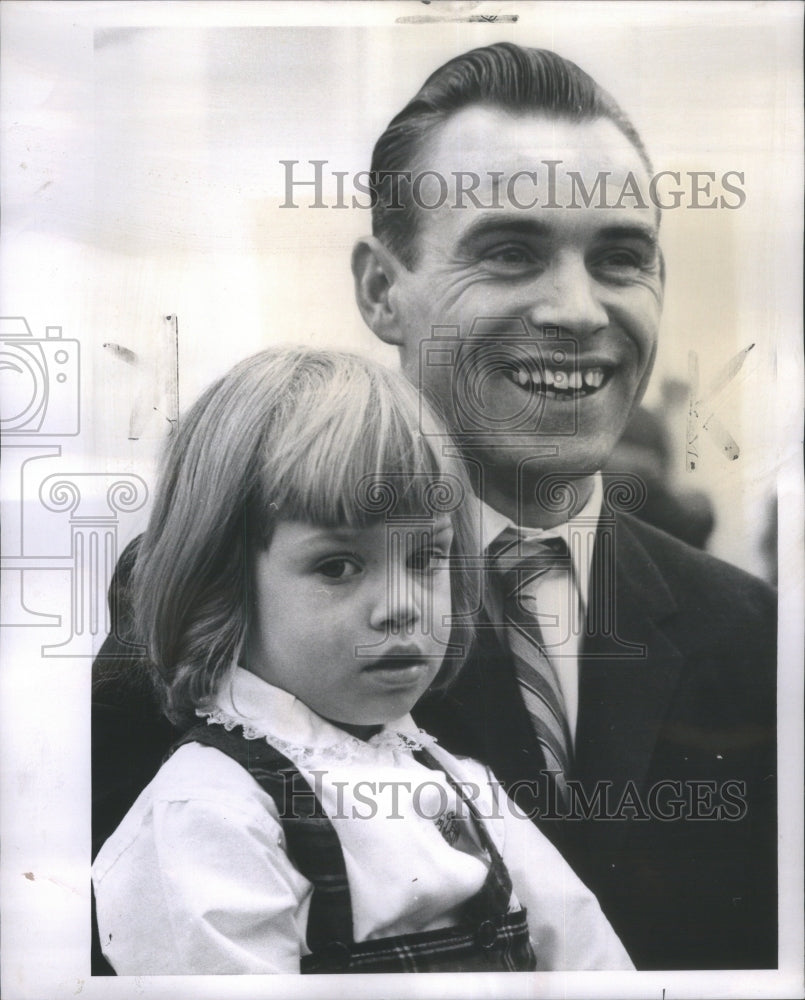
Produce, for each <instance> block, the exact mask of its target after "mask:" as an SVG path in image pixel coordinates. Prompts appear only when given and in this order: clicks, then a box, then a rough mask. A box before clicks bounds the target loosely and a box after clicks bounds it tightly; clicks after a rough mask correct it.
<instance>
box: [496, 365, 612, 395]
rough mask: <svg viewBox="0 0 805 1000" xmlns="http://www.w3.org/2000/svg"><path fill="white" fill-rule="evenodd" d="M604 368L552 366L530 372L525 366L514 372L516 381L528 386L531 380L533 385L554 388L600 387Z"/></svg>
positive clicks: (603, 376)
mask: <svg viewBox="0 0 805 1000" xmlns="http://www.w3.org/2000/svg"><path fill="white" fill-rule="evenodd" d="M604 378H605V375H604V369H603V368H585V369H584V371H572V372H565V371H555V370H553V369H551V368H544V369H543V370H542V371H537V370H536V369H535V370H534V371H532V372H530V373H529V372H528V371H527V370H526V369H525V368H518V369H517V370H516V371H515V373H514V381H515V382H516V383H517V384H518V385H521V386H526V385H528V383H529V382H530V383H531V384H532V385H545V386H546V387H547V386H553V388H554V389H560V390H566V389H581V388H582V387H584V388H587V389H600V388H601V386H602V385H603V384H604Z"/></svg>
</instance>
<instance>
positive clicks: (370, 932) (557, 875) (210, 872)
mask: <svg viewBox="0 0 805 1000" xmlns="http://www.w3.org/2000/svg"><path fill="white" fill-rule="evenodd" d="M199 714H202V713H201V712H200V713H199ZM203 714H205V715H206V716H207V717H208V718H209V720H210V721H216V722H222V723H223V724H224V725H226V726H227V728H230V729H231V728H233V727H234V726H236V725H242V726H243V727H244V730H245V732H246V735H247V737H248V738H249V739H265V740H266V741H267V742H268V743H270V744H271V745H272V746H274V747H276V748H277V749H278V750H280V751H281V752H282V753H283V754H284V755H285V756H286V757H288V758H289V759H290V760H291V761H293V763H294V764H295V765H296V766H297V767H298V768H299V770H300V772H301V773H302V775H303V776H304V777H305V778H306V779H307V780H308V781H309V782H310V784H311V785H312V787H313V788H314V789H315V791H316V793H317V795H318V797H319V798H320V800H321V802H322V805H323V807H324V811H325V812H326V813H327V815H328V816H329V818H330V819H331V821H332V823H333V826H334V828H335V830H336V832H337V834H338V837H339V840H340V842H341V847H342V850H343V854H344V860H345V863H346V869H347V877H348V880H349V889H350V895H351V899H352V911H353V922H354V928H353V931H354V937H355V940H356V941H364V940H367V939H371V938H379V937H386V936H390V935H395V934H405V933H411V932H415V931H427V930H433V929H436V928H440V927H447V926H450V925H451V924H453V923H456V922H457V921H458V914H459V910H460V907H461V905H462V904H463V903H464V902H465V901H466V900H467V899H469V898H470V897H471V896H473V895H474V894H475V893H476V892H478V891H479V889H480V888H481V886H482V885H483V882H484V880H485V878H486V874H487V870H488V858H487V857H486V855H485V852H484V851H483V850H482V848H481V847H480V845H479V843H478V840H477V834H476V832H475V829H474V826H473V824H472V822H471V821H470V820H469V819H468V818H467V809H466V807H465V806H464V804H463V803H462V802H461V801H460V800H458V797H457V796H456V793H455V792H454V790H453V789H452V788H451V786H450V784H449V783H448V781H447V779H446V777H445V774H443V773H442V772H441V771H434V770H431V769H430V768H427V767H425V766H423V765H422V764H420V763H419V762H418V761H416V760H415V759H414V757H413V755H412V752H413V750H415V749H418V748H420V747H426V748H427V749H428V750H429V751H430V753H431V754H432V755H433V757H434V758H435V759H436V760H437V761H438V763H439V764H440V765H441V766H443V767H444V768H445V771H448V772H449V773H450V774H451V776H452V777H453V779H454V780H455V781H457V782H460V783H462V787H463V789H464V791H465V794H468V795H470V796H472V797H473V798H474V800H475V804H476V805H477V807H478V809H479V811H480V813H481V815H482V816H483V817H484V818H485V821H486V826H487V829H488V830H489V833H490V835H491V837H492V839H493V841H494V843H495V844H496V846H497V848H498V850H499V851H500V853H501V854H502V855H503V859H504V861H505V862H506V865H507V867H508V869H509V872H510V874H511V878H512V883H513V886H514V892H513V894H512V900H511V903H510V908H511V909H516V908H517V907H518V906H519V905H522V906H525V907H527V909H528V923H529V929H530V933H531V938H532V943H533V945H534V948H535V951H536V954H537V960H538V963H539V966H538V967H539V968H540V969H543V970H544V969H631V968H632V964H631V962H630V961H629V958H628V955H627V954H626V952H625V950H624V949H623V946H622V945H621V943H620V941H619V940H618V938H617V937H616V935H615V933H614V931H613V930H612V928H611V927H610V925H609V923H608V922H607V920H606V918H605V917H604V915H603V914H602V912H601V910H600V908H599V906H598V902H597V900H596V899H595V897H594V896H593V895H592V893H591V892H590V891H589V890H588V889H587V888H586V887H585V886H584V885H583V884H582V883H581V882H580V880H579V879H578V878H577V877H576V875H575V874H574V873H573V872H572V870H571V869H570V867H569V866H568V865H567V863H566V862H565V861H564V860H563V859H562V857H561V856H560V855H559V853H558V852H557V851H556V849H555V848H554V847H553V846H552V845H551V844H550V843H549V841H548V840H547V839H546V838H545V837H544V835H543V834H541V833H540V832H539V830H538V829H537V828H536V827H535V826H534V824H533V823H531V822H530V821H529V820H528V819H526V818H525V817H524V816H523V815H522V814H521V813H519V811H518V810H517V808H516V806H514V804H513V803H512V802H511V801H510V800H509V799H508V798H507V797H506V796H505V793H503V792H502V790H501V789H500V787H499V786H498V785H497V783H496V782H495V780H494V778H493V776H492V775H491V773H490V772H489V771H488V770H487V769H486V768H484V767H483V766H482V765H481V764H479V763H477V762H476V761H472V760H468V759H462V760H459V759H457V758H455V757H453V756H452V755H451V754H449V753H447V752H446V751H445V750H443V749H442V748H441V747H439V746H438V745H437V744H436V741H435V740H434V739H433V738H432V737H430V736H428V735H427V734H426V733H424V732H423V731H422V730H419V729H417V727H416V726H415V724H414V722H413V720H412V719H411V717H410V716H406V717H405V718H403V719H401V720H399V721H397V722H395V723H393V724H390V725H387V726H385V727H384V728H383V730H382V731H381V732H380V733H378V734H377V735H376V736H373V737H372V738H371V739H370V740H368V741H366V742H364V741H362V740H359V739H357V738H355V737H353V736H351V735H349V734H348V733H346V732H344V731H343V730H341V729H339V728H338V727H336V726H334V725H332V724H331V723H329V722H326V721H325V720H324V719H322V718H320V717H319V716H317V715H316V714H315V713H313V712H312V711H311V710H310V709H309V708H307V706H306V705H304V704H303V703H302V702H300V701H299V700H297V699H296V698H294V697H293V696H292V695H290V694H288V693H287V692H286V691H283V690H281V689H279V688H276V687H273V686H272V685H270V684H267V683H266V682H265V681H262V680H261V679H260V678H258V677H257V676H255V675H254V674H251V673H249V672H247V671H245V670H243V669H241V668H240V667H236V668H235V669H234V670H233V672H232V674H231V678H230V682H229V683H228V684H226V685H224V687H223V689H222V690H221V691H220V692H219V693H218V695H217V696H216V698H215V700H214V704H212V705H211V707H210V708H209V710H208V711H206V712H204V713H203ZM284 844H285V842H284V836H283V831H282V825H281V823H280V821H279V814H278V810H277V807H276V805H275V803H274V800H273V799H272V798H271V797H270V796H269V795H268V794H267V793H266V792H264V791H263V789H262V788H261V787H260V786H259V785H258V783H257V782H256V781H255V780H254V778H252V776H251V775H250V774H249V773H248V772H247V771H246V770H245V769H244V768H243V767H241V766H240V765H239V764H238V763H236V762H235V761H234V760H232V759H231V758H230V757H228V756H227V755H226V754H224V753H222V752H220V751H219V750H216V749H214V748H212V747H204V746H201V745H200V744H198V743H191V744H187V745H185V746H183V747H181V748H180V749H179V750H177V751H176V753H175V754H174V755H173V756H172V757H171V758H170V759H169V760H168V761H167V762H166V763H165V764H164V765H163V766H162V767H161V768H160V770H159V772H158V773H157V775H156V777H155V778H154V780H153V781H152V782H151V783H150V784H149V785H148V787H147V788H145V790H144V791H143V792H142V794H141V795H140V796H139V798H138V799H137V801H136V802H135V803H134V805H133V806H132V807H131V809H130V810H129V812H128V813H127V815H126V816H125V817H124V819H123V821H122V822H121V824H120V826H119V827H118V828H117V830H116V831H115V832H114V833H113V834H112V836H111V837H110V838H109V839H108V840H107V841H106V843H105V844H104V845H103V847H102V848H101V850H100V852H99V853H98V857H97V858H96V860H95V864H94V865H93V869H92V876H93V883H94V888H95V897H96V903H97V914H98V927H99V931H100V939H101V947H102V949H103V952H104V955H105V956H106V958H107V959H108V961H109V962H110V963H111V965H112V967H113V968H114V969H115V971H116V972H117V973H118V974H119V975H163V974H171V973H173V974H178V973H185V974H193V973H196V974H202V973H252V974H255V973H269V972H298V971H299V961H300V957H301V956H302V955H305V954H307V953H308V949H307V947H306V944H305V936H306V928H307V915H308V907H309V903H310V895H311V891H312V887H311V884H310V883H309V882H308V881H307V880H306V879H305V878H303V877H302V875H300V874H299V872H298V871H297V870H296V869H295V868H294V866H293V865H292V864H291V862H290V861H289V860H288V857H287V855H286V853H285V847H284Z"/></svg>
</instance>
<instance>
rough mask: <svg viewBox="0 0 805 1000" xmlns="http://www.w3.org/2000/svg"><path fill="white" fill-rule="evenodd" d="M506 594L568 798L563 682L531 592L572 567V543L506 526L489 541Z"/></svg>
mask: <svg viewBox="0 0 805 1000" xmlns="http://www.w3.org/2000/svg"><path fill="white" fill-rule="evenodd" d="M489 554H490V556H491V557H492V560H493V566H494V567H495V569H496V570H497V573H498V579H499V580H500V583H501V591H502V595H503V620H504V622H505V625H506V636H507V640H508V644H509V650H510V652H511V654H512V659H513V661H514V668H515V674H516V677H517V683H518V685H519V687H520V694H521V696H522V698H523V703H524V704H525V707H526V710H527V711H528V715H529V717H530V719H531V725H532V727H533V729H534V733H535V734H536V737H537V741H538V742H539V745H540V748H541V750H542V754H543V756H544V758H545V765H546V769H547V770H548V771H552V772H558V773H557V774H556V787H557V790H558V792H559V794H560V795H561V796H562V798H563V799H564V800H565V801H566V800H567V785H566V779H567V777H568V775H569V773H570V769H571V765H572V746H573V744H572V741H571V739H570V729H569V727H568V721H567V710H566V708H565V699H564V696H563V694H562V688H561V686H560V684H559V678H558V676H557V673H556V669H555V667H554V665H553V664H552V663H551V661H550V658H549V657H548V654H547V653H546V651H545V648H544V645H543V638H542V632H541V631H540V627H539V617H538V615H537V613H536V606H535V602H534V601H533V599H531V598H530V597H527V596H525V592H526V591H528V590H529V589H530V588H531V587H533V585H534V583H535V581H536V580H538V579H539V577H541V576H544V575H545V574H546V573H548V572H550V571H551V570H556V569H562V570H564V571H565V572H567V569H568V558H569V553H568V548H567V545H566V543H565V542H564V540H563V539H561V538H547V539H525V538H523V537H522V536H521V535H520V534H519V533H518V532H517V531H515V529H513V528H506V529H504V530H503V531H502V532H501V534H500V535H498V537H497V538H496V539H495V540H494V542H493V543H492V544H491V545H490V546H489Z"/></svg>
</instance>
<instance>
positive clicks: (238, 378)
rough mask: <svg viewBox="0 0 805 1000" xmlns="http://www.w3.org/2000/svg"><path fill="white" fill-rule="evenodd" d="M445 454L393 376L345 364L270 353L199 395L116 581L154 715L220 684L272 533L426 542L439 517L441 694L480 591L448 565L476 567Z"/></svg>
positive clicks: (462, 499) (440, 438)
mask: <svg viewBox="0 0 805 1000" xmlns="http://www.w3.org/2000/svg"><path fill="white" fill-rule="evenodd" d="M448 443H449V439H448V438H447V437H446V434H445V432H444V431H443V429H442V427H441V424H439V423H438V422H437V420H436V419H435V417H434V416H433V414H432V412H431V410H430V409H429V407H428V406H427V404H426V403H425V402H424V401H423V400H421V399H420V396H419V394H418V392H417V391H416V389H415V388H414V387H413V386H412V385H411V384H410V383H408V382H407V381H406V380H405V379H404V377H403V376H402V375H400V374H397V373H394V372H391V371H389V370H388V369H386V368H384V367H383V366H382V365H380V364H377V363H376V362H372V361H370V360H368V359H366V358H362V357H360V356H358V355H351V354H344V353H339V352H335V351H325V350H311V349H306V348H274V349H271V350H267V351H263V352H261V353H259V354H256V355H254V356H253V357H250V358H247V359H246V360H244V361H241V362H240V363H239V364H237V365H235V367H234V368H232V369H231V370H230V371H229V372H228V373H227V374H226V375H224V376H223V377H222V378H221V379H219V380H218V381H217V382H216V383H214V384H213V385H212V386H211V387H210V388H209V389H207V390H206V392H204V393H203V394H202V396H201V398H200V399H199V400H198V401H197V402H196V403H195V404H194V405H193V406H192V407H191V408H190V410H189V412H188V413H187V414H186V416H184V417H183V418H182V420H181V422H180V426H179V432H178V433H177V434H176V435H174V436H173V437H172V438H171V440H170V441H169V443H168V447H167V449H166V451H165V453H164V456H163V462H162V472H161V477H160V482H159V486H158V489H157V492H156V496H155V500H154V507H153V510H152V512H151V519H150V521H149V525H148V529H147V531H146V532H145V534H144V536H143V538H142V541H141V544H140V547H139V551H138V555H137V561H136V564H135V567H134V571H133V573H132V600H133V606H134V614H135V620H136V625H137V632H138V636H139V638H140V641H142V642H144V643H145V644H146V646H147V648H148V655H149V659H150V661H151V665H152V667H153V671H152V677H153V679H154V681H155V684H156V687H157V691H158V694H159V696H160V698H161V700H162V704H163V708H164V711H165V714H166V715H167V716H168V717H169V718H170V719H171V720H172V721H173V722H174V723H176V724H178V725H182V726H183V725H187V724H189V723H190V722H192V721H193V719H194V711H195V708H196V707H198V706H200V705H202V704H204V703H205V701H206V700H208V699H209V698H210V696H212V695H213V694H214V693H215V691H216V690H217V689H218V687H219V686H220V684H221V682H222V681H223V679H224V678H225V677H226V676H227V675H228V672H229V670H230V668H231V666H232V664H233V662H234V661H235V659H236V657H237V653H238V650H239V649H240V647H241V644H242V642H243V640H244V638H245V636H246V634H247V630H248V627H249V602H250V599H251V598H250V594H251V592H252V586H251V575H252V567H253V560H254V551H255V548H256V547H257V546H262V547H267V546H268V545H270V542H271V537H272V535H273V531H274V527H275V525H276V523H277V522H278V521H279V520H286V519H287V520H301V521H308V522H310V523H314V524H318V525H320V526H322V527H336V526H338V525H347V526H351V527H361V526H364V525H368V524H370V523H372V522H375V523H376V522H377V521H378V520H381V521H382V520H387V521H388V522H390V523H391V522H397V523H399V522H400V520H402V522H403V523H405V521H406V519H411V520H412V521H415V522H416V523H417V524H419V525H421V526H422V527H427V524H428V523H429V522H433V521H435V520H437V519H441V518H443V517H445V516H449V517H450V519H451V521H452V526H453V532H454V541H453V552H454V554H455V555H456V556H457V557H458V558H456V559H455V561H454V566H453V567H452V568H451V583H452V591H453V602H452V603H453V609H452V610H453V616H454V621H455V622H456V624H455V626H454V633H455V643H454V649H455V652H452V653H450V654H449V656H448V657H447V658H446V659H445V664H444V666H443V668H442V671H441V673H440V674H439V678H438V682H437V683H438V686H443V685H444V684H445V683H446V682H449V680H450V679H451V678H452V677H453V676H454V675H455V673H456V672H457V671H458V669H459V668H460V666H461V664H462V662H463V660H464V658H465V656H466V652H467V650H468V648H469V644H470V642H471V637H472V625H471V619H472V615H473V613H474V611H475V610H476V609H477V607H478V593H479V584H480V581H479V579H478V578H477V574H473V573H469V572H468V571H467V570H466V568H465V567H464V565H463V560H462V558H461V557H462V556H464V555H467V554H471V553H473V552H474V551H476V544H477V543H476V540H475V530H474V527H473V522H472V517H471V514H470V509H469V504H468V503H467V502H466V501H467V500H468V498H469V497H470V496H471V494H472V491H471V488H470V486H469V483H468V480H467V477H466V473H465V471H464V467H463V465H462V463H461V461H460V460H459V459H457V458H453V457H450V456H445V455H444V451H445V445H446V444H448ZM451 642H453V639H452V638H451Z"/></svg>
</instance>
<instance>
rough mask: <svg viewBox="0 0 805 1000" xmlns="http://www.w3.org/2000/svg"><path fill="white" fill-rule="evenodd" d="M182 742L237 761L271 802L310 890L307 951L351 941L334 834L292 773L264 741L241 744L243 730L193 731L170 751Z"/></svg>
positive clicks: (213, 726) (209, 727)
mask: <svg viewBox="0 0 805 1000" xmlns="http://www.w3.org/2000/svg"><path fill="white" fill-rule="evenodd" d="M185 743H201V744H202V745H203V746H210V747H215V749H216V750H220V751H221V752H222V753H225V754H227V756H229V757H231V758H232V759H233V760H235V761H237V762H238V764H240V765H241V766H242V767H244V768H246V770H247V771H248V772H249V774H251V776H252V777H253V778H254V779H255V781H256V782H257V783H258V784H259V785H260V787H261V788H262V789H263V790H264V791H265V792H266V793H267V794H268V795H270V796H271V798H272V799H273V800H274V802H275V804H276V806H277V810H278V812H279V818H280V821H281V823H282V829H283V833H284V835H285V842H286V849H287V852H288V857H289V858H290V860H291V862H292V863H293V865H294V867H295V868H296V869H297V871H298V872H299V873H300V874H301V875H303V876H304V877H305V878H306V879H307V880H308V882H310V883H311V885H312V886H313V894H312V897H311V900H310V912H309V916H308V926H307V946H308V948H310V950H311V951H312V952H316V951H318V950H319V949H320V948H322V947H324V946H325V945H326V944H327V943H328V942H330V941H332V940H340V941H345V942H347V943H349V944H351V943H352V942H353V940H354V936H353V923H352V901H351V898H350V893H349V883H348V881H347V869H346V864H345V862H344V854H343V851H342V850H341V843H340V841H339V839H338V834H337V833H336V832H335V829H334V828H333V825H332V823H331V822H330V820H329V818H328V817H327V815H326V814H325V812H324V810H323V809H322V806H321V803H320V802H319V800H318V798H317V797H316V794H315V792H314V791H313V789H312V788H311V787H310V785H309V783H308V782H307V781H306V780H305V778H303V776H302V775H301V774H300V772H299V770H298V768H297V767H296V765H295V764H293V763H292V762H291V761H290V760H289V759H288V758H287V757H285V756H284V755H283V754H282V753H280V751H279V750H277V749H275V748H274V747H272V746H271V745H270V744H268V743H267V742H266V741H265V740H262V739H259V740H254V739H252V740H250V739H246V737H245V736H244V734H243V728H242V727H241V726H237V727H235V728H234V729H232V730H231V731H230V730H227V729H226V728H225V727H224V726H222V725H220V724H219V723H201V724H200V725H198V726H194V727H193V728H192V729H190V730H189V731H188V732H187V733H185V734H184V736H183V737H182V738H181V739H180V740H178V741H177V742H176V743H174V745H173V746H172V747H171V750H170V752H169V754H168V756H170V755H171V754H172V753H174V752H175V751H176V750H178V749H179V747H180V746H183V745H184V744H185Z"/></svg>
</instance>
